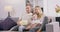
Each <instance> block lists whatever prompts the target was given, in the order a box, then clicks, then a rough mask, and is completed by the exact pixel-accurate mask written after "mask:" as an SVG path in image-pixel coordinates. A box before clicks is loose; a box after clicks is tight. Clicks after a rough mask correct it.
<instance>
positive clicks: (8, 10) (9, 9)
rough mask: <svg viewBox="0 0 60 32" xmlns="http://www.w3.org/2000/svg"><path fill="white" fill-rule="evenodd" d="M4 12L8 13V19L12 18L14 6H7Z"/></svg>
mask: <svg viewBox="0 0 60 32" xmlns="http://www.w3.org/2000/svg"><path fill="white" fill-rule="evenodd" d="M4 10H5V11H7V12H8V17H10V12H11V11H12V6H10V5H8V6H5V7H4Z"/></svg>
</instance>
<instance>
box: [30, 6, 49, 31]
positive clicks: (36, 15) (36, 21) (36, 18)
mask: <svg viewBox="0 0 60 32" xmlns="http://www.w3.org/2000/svg"><path fill="white" fill-rule="evenodd" d="M32 19H33V20H32V23H31V24H33V25H32V26H31V29H30V30H29V32H36V31H37V30H39V32H40V27H41V25H42V24H43V22H44V21H47V20H48V18H47V17H46V16H45V15H44V14H43V12H42V10H41V7H40V6H35V9H34V12H33V17H32ZM45 19H46V20H45ZM47 22H48V21H47ZM43 30H44V29H43Z"/></svg>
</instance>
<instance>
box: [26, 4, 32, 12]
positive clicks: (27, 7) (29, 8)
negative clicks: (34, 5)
mask: <svg viewBox="0 0 60 32" xmlns="http://www.w3.org/2000/svg"><path fill="white" fill-rule="evenodd" d="M26 12H27V13H30V12H31V6H30V5H28V6H26Z"/></svg>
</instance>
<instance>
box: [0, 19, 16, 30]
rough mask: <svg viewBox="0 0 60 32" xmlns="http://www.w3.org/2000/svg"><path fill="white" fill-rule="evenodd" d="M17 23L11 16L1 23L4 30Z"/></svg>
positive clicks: (0, 25)
mask: <svg viewBox="0 0 60 32" xmlns="http://www.w3.org/2000/svg"><path fill="white" fill-rule="evenodd" d="M15 25H17V23H16V22H14V21H13V20H12V19H11V18H6V19H5V20H4V21H3V22H2V23H0V28H1V29H3V30H10V29H11V28H12V27H13V26H15Z"/></svg>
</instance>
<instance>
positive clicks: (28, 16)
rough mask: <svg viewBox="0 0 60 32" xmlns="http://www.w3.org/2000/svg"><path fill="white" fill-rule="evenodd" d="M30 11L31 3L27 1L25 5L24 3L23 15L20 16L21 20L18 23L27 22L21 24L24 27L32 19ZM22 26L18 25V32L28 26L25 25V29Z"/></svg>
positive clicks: (21, 31)
mask: <svg viewBox="0 0 60 32" xmlns="http://www.w3.org/2000/svg"><path fill="white" fill-rule="evenodd" d="M31 11H32V8H31V3H30V2H29V1H27V3H26V11H25V13H23V14H22V15H21V18H20V22H22V21H23V22H24V20H27V21H25V22H24V23H22V24H23V25H25V24H26V22H27V23H29V22H30V20H31V18H32V13H31ZM22 24H20V25H21V26H19V29H20V30H19V31H20V32H23V30H24V29H26V28H28V26H29V25H28V24H26V25H28V26H27V27H25V26H23V25H22Z"/></svg>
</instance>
